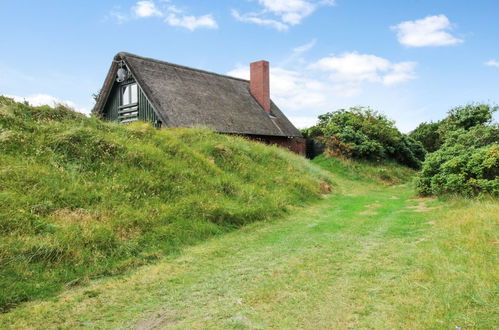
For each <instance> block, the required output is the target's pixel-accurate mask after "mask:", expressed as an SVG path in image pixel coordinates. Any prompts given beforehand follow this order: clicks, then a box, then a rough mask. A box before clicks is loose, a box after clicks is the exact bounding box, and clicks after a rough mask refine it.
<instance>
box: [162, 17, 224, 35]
mask: <svg viewBox="0 0 499 330" xmlns="http://www.w3.org/2000/svg"><path fill="white" fill-rule="evenodd" d="M165 22H166V23H168V24H169V25H171V26H180V27H184V28H186V29H188V30H191V31H194V30H195V29H197V28H208V29H216V28H218V24H217V22H216V21H215V19H214V18H213V16H212V15H211V14H209V15H203V16H199V17H196V16H192V15H177V14H175V13H171V14H169V15H168V16H167V17H166V19H165Z"/></svg>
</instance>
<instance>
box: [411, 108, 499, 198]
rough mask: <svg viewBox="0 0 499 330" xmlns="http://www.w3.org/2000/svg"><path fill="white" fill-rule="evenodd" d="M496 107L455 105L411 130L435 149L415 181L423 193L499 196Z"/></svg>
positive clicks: (498, 129) (429, 148)
mask: <svg viewBox="0 0 499 330" xmlns="http://www.w3.org/2000/svg"><path fill="white" fill-rule="evenodd" d="M497 109H498V108H497V107H493V106H490V105H486V104H469V105H466V106H461V107H456V108H453V109H451V110H450V111H449V112H448V116H447V117H446V118H444V119H443V120H441V121H439V122H437V123H430V124H428V123H423V124H421V125H419V126H418V127H417V128H416V129H415V130H414V131H413V132H412V133H411V136H412V137H413V138H414V139H416V140H419V141H421V143H423V145H424V146H425V147H426V148H428V151H432V153H430V154H428V156H427V157H426V160H425V162H424V163H423V166H422V170H421V172H420V174H419V176H418V179H417V182H416V186H417V189H418V191H419V192H420V193H421V194H423V195H431V194H461V195H465V196H476V195H480V194H492V195H495V196H499V125H498V124H496V123H493V122H492V115H493V113H494V112H496V111H497Z"/></svg>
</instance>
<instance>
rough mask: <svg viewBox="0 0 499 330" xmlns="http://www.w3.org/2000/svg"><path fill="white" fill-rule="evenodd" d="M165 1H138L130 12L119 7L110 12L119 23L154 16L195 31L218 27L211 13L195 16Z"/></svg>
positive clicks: (172, 24)
mask: <svg viewBox="0 0 499 330" xmlns="http://www.w3.org/2000/svg"><path fill="white" fill-rule="evenodd" d="M161 2H162V3H163V4H162V5H161V6H158V5H157V4H156V2H154V1H152V0H142V1H137V2H136V3H135V5H134V6H132V7H131V8H130V11H129V13H128V14H127V13H123V12H122V11H120V10H119V8H115V9H114V10H112V11H111V12H110V13H109V16H110V17H111V18H113V19H114V20H115V21H116V22H117V23H124V22H127V21H129V20H130V19H132V18H135V19H146V18H152V17H164V21H165V23H167V24H168V25H170V26H177V27H182V28H186V29H188V30H190V31H194V30H196V29H198V28H208V29H216V28H218V24H217V22H216V20H215V19H214V18H213V16H212V15H211V14H205V15H201V16H194V15H190V14H187V13H185V12H184V11H183V10H182V9H179V8H177V7H176V6H174V5H172V4H171V3H170V1H169V0H161Z"/></svg>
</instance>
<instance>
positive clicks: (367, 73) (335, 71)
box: [309, 52, 416, 85]
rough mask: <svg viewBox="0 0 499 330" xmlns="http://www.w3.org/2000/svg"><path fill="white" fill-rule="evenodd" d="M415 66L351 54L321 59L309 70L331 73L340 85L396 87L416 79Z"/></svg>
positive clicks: (366, 55) (377, 57)
mask: <svg viewBox="0 0 499 330" xmlns="http://www.w3.org/2000/svg"><path fill="white" fill-rule="evenodd" d="M415 66H416V63H415V62H399V63H392V62H390V61H389V60H387V59H385V58H382V57H379V56H375V55H369V54H358V53H356V52H351V53H344V54H342V55H340V56H329V57H324V58H321V59H320V60H318V61H316V62H315V63H312V64H311V65H309V68H310V69H314V70H319V71H323V72H328V73H330V78H331V80H332V81H334V82H338V83H342V82H343V83H350V84H357V83H362V82H371V83H382V84H385V85H394V84H397V83H401V82H404V81H407V80H411V79H414V78H415V73H414V68H415Z"/></svg>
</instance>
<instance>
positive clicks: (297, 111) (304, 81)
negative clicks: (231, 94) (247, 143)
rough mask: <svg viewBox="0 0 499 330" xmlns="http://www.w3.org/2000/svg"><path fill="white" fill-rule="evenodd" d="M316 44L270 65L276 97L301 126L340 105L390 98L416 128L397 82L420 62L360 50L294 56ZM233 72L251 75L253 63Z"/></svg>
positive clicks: (390, 111)
mask: <svg viewBox="0 0 499 330" xmlns="http://www.w3.org/2000/svg"><path fill="white" fill-rule="evenodd" d="M314 44H315V42H314V41H311V42H309V43H307V44H305V45H302V46H298V47H295V48H294V49H292V51H291V52H290V56H288V57H287V58H286V59H285V60H284V61H282V62H281V63H279V64H277V65H275V66H273V65H271V66H270V94H271V96H272V99H273V100H274V101H275V102H276V104H278V105H279V107H280V108H281V109H282V110H283V111H284V112H285V113H286V115H287V116H288V118H290V120H291V121H292V122H293V123H294V124H295V125H296V126H297V127H300V128H304V127H310V126H312V125H313V124H315V122H316V118H317V115H319V114H323V113H326V112H329V111H332V110H335V109H340V108H346V107H349V106H355V105H362V104H364V105H372V106H376V105H378V104H380V103H382V102H385V100H388V99H389V100H388V101H386V102H385V103H388V104H389V105H390V107H391V108H392V109H390V108H389V107H388V106H385V107H384V108H383V109H382V110H384V111H386V112H387V114H388V115H391V116H393V117H394V118H396V119H399V120H400V121H401V124H402V125H401V127H410V128H412V126H411V125H413V124H414V122H413V118H411V119H410V120H409V119H407V118H409V117H408V115H407V114H404V113H403V112H401V110H400V107H402V108H404V107H405V106H406V104H405V103H407V101H406V100H405V98H404V97H402V96H399V97H398V98H397V97H395V96H397V95H398V93H400V90H397V89H395V88H394V86H396V85H397V84H400V83H402V82H405V81H407V80H410V79H414V78H415V72H414V69H415V65H416V63H414V62H409V61H406V62H392V61H390V60H388V59H385V58H382V57H378V56H375V55H369V54H358V53H356V52H350V53H345V54H342V55H340V56H329V57H324V58H320V59H318V60H317V61H312V62H310V61H306V60H305V59H303V58H300V57H297V56H294V54H296V53H298V54H299V53H300V51H306V50H308V49H309V48H310V47H312V46H313V45H314ZM291 68H292V69H291ZM227 74H228V75H230V76H234V77H238V78H242V79H249V76H250V70H249V65H239V66H237V67H236V68H234V69H233V70H231V71H229V72H228V73H227ZM383 95H389V97H388V98H387V97H386V96H385V97H383ZM380 100H381V101H380ZM391 101H393V104H392V103H390V102H391ZM401 104H402V105H401ZM387 109H388V110H387Z"/></svg>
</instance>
